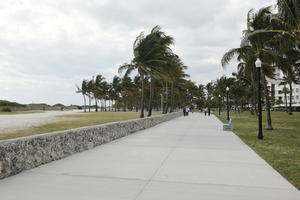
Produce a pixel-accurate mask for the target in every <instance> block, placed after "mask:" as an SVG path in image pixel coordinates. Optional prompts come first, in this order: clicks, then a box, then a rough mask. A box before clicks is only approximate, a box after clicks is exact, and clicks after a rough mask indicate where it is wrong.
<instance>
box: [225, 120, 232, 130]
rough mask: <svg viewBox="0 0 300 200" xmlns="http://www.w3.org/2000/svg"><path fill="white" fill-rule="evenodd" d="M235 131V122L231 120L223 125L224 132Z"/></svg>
mask: <svg viewBox="0 0 300 200" xmlns="http://www.w3.org/2000/svg"><path fill="white" fill-rule="evenodd" d="M232 130H233V120H232V118H230V120H229V122H228V124H224V125H223V131H232Z"/></svg>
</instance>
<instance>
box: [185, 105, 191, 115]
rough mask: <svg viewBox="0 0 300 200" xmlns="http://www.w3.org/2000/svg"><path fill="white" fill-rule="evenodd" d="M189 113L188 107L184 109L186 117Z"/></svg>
mask: <svg viewBox="0 0 300 200" xmlns="http://www.w3.org/2000/svg"><path fill="white" fill-rule="evenodd" d="M189 112H190V109H189V107H187V108H186V116H189Z"/></svg>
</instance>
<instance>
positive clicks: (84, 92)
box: [76, 80, 87, 112]
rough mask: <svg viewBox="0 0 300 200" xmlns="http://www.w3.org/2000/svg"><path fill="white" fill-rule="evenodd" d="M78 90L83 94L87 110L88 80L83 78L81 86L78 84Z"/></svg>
mask: <svg viewBox="0 0 300 200" xmlns="http://www.w3.org/2000/svg"><path fill="white" fill-rule="evenodd" d="M76 88H77V91H76V93H81V94H82V96H83V101H84V112H86V98H85V96H86V95H87V80H83V81H82V83H81V87H79V86H78V85H76Z"/></svg>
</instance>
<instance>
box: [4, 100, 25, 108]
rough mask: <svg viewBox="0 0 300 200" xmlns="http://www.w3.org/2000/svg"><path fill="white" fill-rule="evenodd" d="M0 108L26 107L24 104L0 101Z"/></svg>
mask: <svg viewBox="0 0 300 200" xmlns="http://www.w3.org/2000/svg"><path fill="white" fill-rule="evenodd" d="M0 106H13V107H26V105H24V104H19V103H17V102H11V101H6V100H0Z"/></svg>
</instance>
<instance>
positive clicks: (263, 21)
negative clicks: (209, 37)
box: [221, 7, 276, 130]
mask: <svg viewBox="0 0 300 200" xmlns="http://www.w3.org/2000/svg"><path fill="white" fill-rule="evenodd" d="M272 16H273V14H272V12H271V7H265V8H262V9H260V10H259V11H258V12H255V11H254V10H253V9H251V10H250V11H249V12H248V17H247V29H246V30H244V32H243V40H242V46H241V47H240V48H236V49H232V50H230V51H228V52H227V53H225V55H224V56H223V58H222V61H221V63H222V66H223V67H224V66H225V65H226V64H228V62H229V61H230V60H231V59H232V58H233V57H234V56H235V55H238V60H243V61H245V63H246V64H245V67H247V68H249V69H246V71H248V72H250V73H251V74H252V83H253V86H254V80H255V74H256V73H255V71H256V70H255V61H256V58H257V57H258V58H260V59H261V60H262V62H263V65H262V70H261V74H260V75H259V76H261V77H262V85H263V88H264V94H265V104H266V111H267V130H272V129H273V127H272V120H271V111H270V110H271V109H270V107H271V104H270V96H269V90H268V86H267V80H266V77H270V78H273V76H274V70H275V69H274V67H273V63H274V53H273V51H272V49H271V48H270V47H269V46H268V42H269V41H270V40H272V39H273V38H274V36H276V33H265V34H259V35H258V34H252V33H253V32H254V31H256V30H261V29H264V28H266V27H269V26H270V21H271V18H272Z"/></svg>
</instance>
